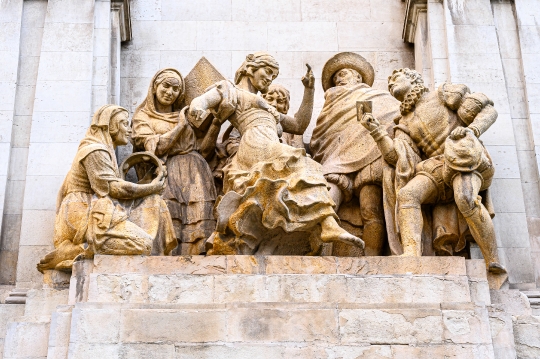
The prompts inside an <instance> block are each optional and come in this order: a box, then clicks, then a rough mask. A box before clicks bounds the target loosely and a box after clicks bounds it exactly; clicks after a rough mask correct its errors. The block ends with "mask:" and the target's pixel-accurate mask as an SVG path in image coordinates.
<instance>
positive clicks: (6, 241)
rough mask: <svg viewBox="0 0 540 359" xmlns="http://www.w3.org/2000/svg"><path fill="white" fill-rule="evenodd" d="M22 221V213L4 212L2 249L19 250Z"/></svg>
mask: <svg viewBox="0 0 540 359" xmlns="http://www.w3.org/2000/svg"><path fill="white" fill-rule="evenodd" d="M21 221H22V215H20V214H4V216H3V217H2V243H0V251H2V250H10V251H17V250H19V238H20V237H21V236H20V234H21Z"/></svg>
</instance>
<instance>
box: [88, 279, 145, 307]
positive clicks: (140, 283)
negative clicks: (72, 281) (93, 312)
mask: <svg viewBox="0 0 540 359" xmlns="http://www.w3.org/2000/svg"><path fill="white" fill-rule="evenodd" d="M89 279H90V287H89V294H88V300H89V301H90V302H112V303H122V302H129V303H142V302H144V301H146V298H147V296H148V291H149V287H148V278H147V277H145V276H143V275H140V274H127V275H100V274H92V275H90V278H89Z"/></svg>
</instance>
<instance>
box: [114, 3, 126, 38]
mask: <svg viewBox="0 0 540 359" xmlns="http://www.w3.org/2000/svg"><path fill="white" fill-rule="evenodd" d="M111 10H117V11H119V12H120V38H121V40H122V41H129V40H131V13H130V10H129V0H112V1H111Z"/></svg>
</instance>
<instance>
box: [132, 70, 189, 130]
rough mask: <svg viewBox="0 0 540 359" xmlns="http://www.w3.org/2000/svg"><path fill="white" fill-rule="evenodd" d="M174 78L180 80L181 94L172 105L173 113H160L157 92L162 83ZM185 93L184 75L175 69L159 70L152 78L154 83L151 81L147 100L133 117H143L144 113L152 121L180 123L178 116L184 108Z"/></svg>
mask: <svg viewBox="0 0 540 359" xmlns="http://www.w3.org/2000/svg"><path fill="white" fill-rule="evenodd" d="M169 78H174V79H176V80H178V82H179V83H180V94H179V95H178V98H177V99H176V101H174V103H173V104H172V112H169V113H160V112H157V111H156V104H155V99H156V90H157V88H158V86H159V84H160V83H162V82H163V81H165V80H166V79H169ZM184 93H185V84H184V78H183V77H182V74H180V72H179V71H178V70H176V69H173V68H166V69H162V70H159V71H158V72H157V73H156V74H155V75H154V77H153V78H152V81H150V86H148V93H147V95H146V99H145V100H144V101H143V102H142V103H141V104H140V105H139V106H138V107H137V109H136V110H135V114H134V115H133V118H134V119H135V118H137V117H138V116H140V115H141V113H144V114H145V115H146V116H148V117H149V118H151V119H157V120H163V121H168V122H174V123H176V122H178V115H179V112H180V109H181V108H182V100H183V99H184Z"/></svg>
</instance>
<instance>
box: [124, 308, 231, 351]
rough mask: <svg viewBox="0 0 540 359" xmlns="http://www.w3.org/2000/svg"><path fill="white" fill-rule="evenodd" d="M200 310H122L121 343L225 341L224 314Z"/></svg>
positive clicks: (225, 318)
mask: <svg viewBox="0 0 540 359" xmlns="http://www.w3.org/2000/svg"><path fill="white" fill-rule="evenodd" d="M201 309H203V308H199V309H193V310H189V309H142V308H140V309H124V310H122V312H121V316H122V318H121V326H120V333H121V334H120V340H121V341H122V343H126V344H129V343H149V344H150V343H161V342H174V343H179V342H186V343H197V342H199V343H200V342H215V341H225V339H226V337H227V330H228V327H227V311H225V310H223V309H221V310H220V309H214V310H212V309H210V308H206V309H205V310H201Z"/></svg>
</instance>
